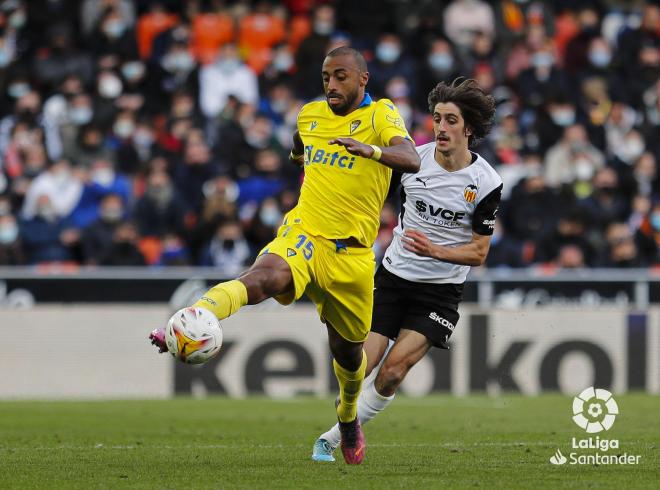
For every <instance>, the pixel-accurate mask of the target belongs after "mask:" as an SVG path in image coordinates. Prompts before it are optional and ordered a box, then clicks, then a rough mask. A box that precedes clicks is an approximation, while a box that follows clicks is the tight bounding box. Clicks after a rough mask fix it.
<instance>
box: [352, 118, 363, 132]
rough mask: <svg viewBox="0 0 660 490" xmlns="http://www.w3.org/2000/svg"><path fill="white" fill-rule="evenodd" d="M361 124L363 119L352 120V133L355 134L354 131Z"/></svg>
mask: <svg viewBox="0 0 660 490" xmlns="http://www.w3.org/2000/svg"><path fill="white" fill-rule="evenodd" d="M360 124H362V121H359V120H358V121H351V134H353V131H355V130H356V129H357V128H359V127H360Z"/></svg>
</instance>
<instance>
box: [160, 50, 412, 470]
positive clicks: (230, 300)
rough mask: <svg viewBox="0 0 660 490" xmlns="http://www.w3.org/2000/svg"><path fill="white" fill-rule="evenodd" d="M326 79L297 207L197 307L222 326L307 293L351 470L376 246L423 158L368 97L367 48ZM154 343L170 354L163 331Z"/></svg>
mask: <svg viewBox="0 0 660 490" xmlns="http://www.w3.org/2000/svg"><path fill="white" fill-rule="evenodd" d="M322 78H323V86H324V91H325V96H326V100H324V101H315V102H310V103H308V104H306V105H305V106H303V108H302V109H301V111H300V113H299V115H298V124H297V131H296V133H295V134H294V137H293V149H292V151H291V155H290V159H291V160H292V161H293V162H294V163H297V164H298V165H301V166H303V167H304V171H305V178H304V181H303V185H302V188H301V191H300V198H299V200H298V204H297V205H296V207H295V208H294V209H292V210H291V211H290V212H289V213H287V215H286V216H285V217H284V221H283V224H282V226H281V227H280V228H279V230H278V233H277V237H276V238H275V239H274V240H273V241H272V242H270V243H269V244H268V245H266V247H265V248H264V249H263V250H262V251H261V252H260V254H259V256H258V257H257V259H256V261H255V263H254V264H253V265H252V267H250V269H249V270H248V271H247V272H245V273H244V274H243V275H241V276H240V277H239V278H238V279H236V280H233V281H228V282H224V283H221V284H218V285H216V286H215V287H213V288H212V289H210V290H209V291H207V292H206V293H205V294H204V296H202V298H201V299H200V300H199V301H198V302H196V303H195V305H194V306H195V307H201V308H206V309H208V310H210V311H212V312H213V313H214V314H215V315H216V317H217V318H218V319H219V320H223V319H224V318H227V317H228V316H230V315H232V314H234V313H236V312H237V311H238V310H239V309H240V308H241V307H242V306H244V305H246V304H255V303H260V302H261V301H263V300H265V299H267V298H270V297H274V298H275V299H276V300H277V301H279V302H280V303H281V304H284V305H288V304H290V303H292V302H293V301H295V300H297V299H299V298H300V297H301V296H302V294H303V293H305V294H306V295H307V296H308V297H309V298H310V299H311V300H312V301H313V302H314V303H315V304H316V307H317V310H318V312H319V316H320V317H321V320H322V321H323V322H324V323H325V325H326V326H327V330H328V341H329V345H330V351H331V352H332V355H333V357H334V362H333V366H334V371H335V374H336V376H337V379H338V381H339V403H338V404H337V407H336V409H337V418H338V419H339V425H338V427H339V430H340V432H341V446H342V453H343V455H344V459H345V460H346V462H347V463H348V464H359V463H361V462H362V459H363V457H364V448H365V442H364V436H363V434H362V429H361V427H360V423H359V420H358V418H357V398H358V395H359V393H360V388H361V386H362V381H363V379H364V373H365V370H366V367H367V357H366V355H365V354H364V351H363V348H362V345H363V343H364V341H365V340H366V338H367V335H368V333H369V327H370V325H371V312H372V303H373V283H374V260H375V259H374V253H373V251H372V248H371V247H372V245H373V243H374V241H375V239H376V234H377V232H378V227H379V221H380V210H381V208H382V206H383V202H384V200H385V197H386V195H387V190H388V187H389V183H390V177H391V174H392V169H394V170H398V171H401V172H412V173H414V172H417V171H418V169H419V165H420V158H419V155H418V154H417V152H416V151H415V146H414V143H413V142H412V139H411V138H410V136H409V135H408V132H407V130H406V128H405V125H404V123H403V119H402V118H401V116H400V115H399V113H398V111H397V109H396V107H395V106H394V104H393V103H392V102H391V101H389V100H387V99H381V100H379V101H377V102H376V101H374V100H372V99H371V97H370V96H369V94H368V93H366V91H365V87H366V85H367V82H368V80H369V73H368V72H367V65H366V62H365V60H364V58H363V57H362V55H361V54H360V53H359V52H358V51H356V50H354V49H352V48H348V47H340V48H337V49H334V50H332V51H331V52H329V53H328V54H327V56H326V58H325V60H324V62H323V68H322ZM150 337H151V338H152V341H153V342H154V343H155V344H156V345H157V346H158V347H159V348H160V349H161V351H163V350H166V349H167V348H166V346H165V342H164V340H163V339H164V333H163V331H162V329H158V330H156V331H154V332H152V334H151V336H150Z"/></svg>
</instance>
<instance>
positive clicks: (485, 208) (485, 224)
mask: <svg viewBox="0 0 660 490" xmlns="http://www.w3.org/2000/svg"><path fill="white" fill-rule="evenodd" d="M502 187H503V185H502V184H500V185H499V187H497V188H496V189H493V190H492V191H491V192H490V194H488V195H487V196H486V197H484V198H483V199H482V200H481V201H479V204H477V207H476V208H475V210H474V215H473V216H472V231H474V232H475V233H476V234H478V235H486V236H490V235H492V234H493V231H494V230H495V216H497V208H498V207H499V206H500V200H501V199H502Z"/></svg>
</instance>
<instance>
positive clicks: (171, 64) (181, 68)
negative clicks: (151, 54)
mask: <svg viewBox="0 0 660 490" xmlns="http://www.w3.org/2000/svg"><path fill="white" fill-rule="evenodd" d="M161 64H162V66H163V68H165V69H166V70H167V71H169V72H170V73H175V72H183V73H185V72H189V71H190V70H192V69H193V68H194V67H195V60H194V58H193V57H192V56H190V54H189V53H188V52H186V51H176V52H174V53H169V54H166V55H165V56H163V60H162V61H161Z"/></svg>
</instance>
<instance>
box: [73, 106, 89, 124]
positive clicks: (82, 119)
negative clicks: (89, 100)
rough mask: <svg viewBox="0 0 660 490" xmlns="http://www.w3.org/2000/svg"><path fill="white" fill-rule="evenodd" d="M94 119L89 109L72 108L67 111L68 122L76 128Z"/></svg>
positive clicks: (83, 107) (82, 107)
mask: <svg viewBox="0 0 660 490" xmlns="http://www.w3.org/2000/svg"><path fill="white" fill-rule="evenodd" d="M92 117H94V111H93V110H92V108H91V107H85V106H81V107H74V108H72V109H71V110H70V111H69V120H70V121H71V122H72V123H73V124H75V125H76V126H82V125H83V124H87V123H88V122H89V121H91V120H92Z"/></svg>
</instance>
